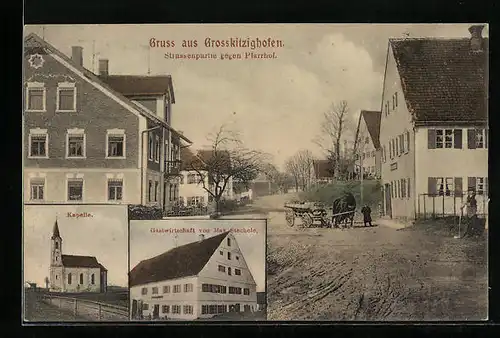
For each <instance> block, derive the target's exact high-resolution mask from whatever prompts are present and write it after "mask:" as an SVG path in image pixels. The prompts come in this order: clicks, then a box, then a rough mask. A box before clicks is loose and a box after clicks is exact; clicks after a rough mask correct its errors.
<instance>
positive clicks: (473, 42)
mask: <svg viewBox="0 0 500 338" xmlns="http://www.w3.org/2000/svg"><path fill="white" fill-rule="evenodd" d="M483 29H484V25H473V26H470V27H469V32H470V48H471V50H472V51H481V50H482V49H483V35H482V33H483Z"/></svg>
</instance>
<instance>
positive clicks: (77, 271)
mask: <svg viewBox="0 0 500 338" xmlns="http://www.w3.org/2000/svg"><path fill="white" fill-rule="evenodd" d="M62 242H63V241H62V237H61V235H60V232H59V225H58V224H57V220H56V222H55V224H54V229H53V231H52V237H51V244H52V245H51V252H50V278H49V281H50V290H51V291H54V292H106V285H107V273H108V272H107V270H106V268H105V267H104V266H102V264H100V263H99V262H98V261H97V259H96V258H95V257H93V256H75V255H63V253H62V252H63V251H62V248H63V246H62V245H63V243H62Z"/></svg>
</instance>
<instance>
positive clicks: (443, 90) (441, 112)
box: [389, 38, 489, 123]
mask: <svg viewBox="0 0 500 338" xmlns="http://www.w3.org/2000/svg"><path fill="white" fill-rule="evenodd" d="M470 41H471V40H470V39H469V38H464V39H436V38H434V39H429V38H426V39H390V40H389V44H390V46H391V47H392V51H393V54H394V58H395V60H396V64H397V68H398V71H399V75H400V77H401V84H402V87H403V92H404V96H405V99H406V103H407V106H408V109H409V111H410V113H412V115H413V116H414V119H415V122H416V123H418V122H434V121H437V122H444V121H447V122H451V121H457V122H472V121H486V119H487V106H486V104H487V77H488V72H487V62H488V51H489V47H488V43H489V41H488V38H483V44H482V47H483V48H482V51H474V50H473V49H472V48H471V45H470Z"/></svg>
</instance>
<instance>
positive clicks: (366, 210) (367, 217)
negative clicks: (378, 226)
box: [361, 204, 372, 226]
mask: <svg viewBox="0 0 500 338" xmlns="http://www.w3.org/2000/svg"><path fill="white" fill-rule="evenodd" d="M361 213H362V214H363V223H364V226H366V224H367V223H368V224H369V225H370V226H372V215H371V213H372V210H371V209H370V207H369V206H368V205H366V204H365V206H364V207H363V208H361Z"/></svg>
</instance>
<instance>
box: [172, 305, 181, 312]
mask: <svg viewBox="0 0 500 338" xmlns="http://www.w3.org/2000/svg"><path fill="white" fill-rule="evenodd" d="M172 313H175V314H180V313H181V306H180V305H172Z"/></svg>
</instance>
